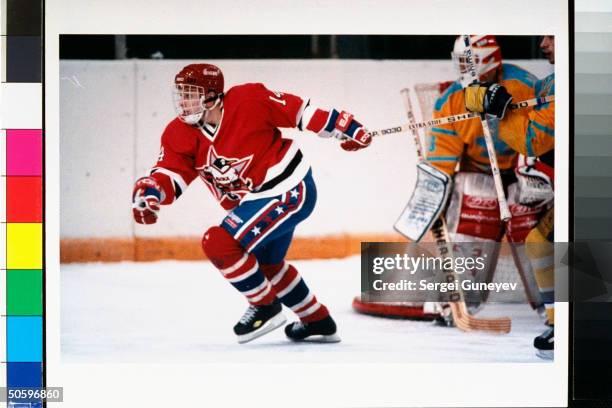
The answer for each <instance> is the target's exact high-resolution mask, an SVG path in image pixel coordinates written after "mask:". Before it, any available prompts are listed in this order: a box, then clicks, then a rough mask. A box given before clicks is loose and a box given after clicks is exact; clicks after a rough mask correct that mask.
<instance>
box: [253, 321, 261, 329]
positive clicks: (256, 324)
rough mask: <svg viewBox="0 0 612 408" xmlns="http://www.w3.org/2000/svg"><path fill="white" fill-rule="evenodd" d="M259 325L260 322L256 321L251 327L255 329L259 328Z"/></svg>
mask: <svg viewBox="0 0 612 408" xmlns="http://www.w3.org/2000/svg"><path fill="white" fill-rule="evenodd" d="M261 323H262V321H261V320H258V321H256V322H255V323H254V324H253V327H254V328H256V329H257V328H258V327H259V326H261Z"/></svg>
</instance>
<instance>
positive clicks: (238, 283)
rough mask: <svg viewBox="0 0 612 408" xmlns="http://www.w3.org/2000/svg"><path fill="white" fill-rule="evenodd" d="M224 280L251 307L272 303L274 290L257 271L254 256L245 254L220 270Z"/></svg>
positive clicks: (261, 273)
mask: <svg viewBox="0 0 612 408" xmlns="http://www.w3.org/2000/svg"><path fill="white" fill-rule="evenodd" d="M220 272H221V274H222V275H223V277H224V278H225V279H227V280H228V281H229V283H231V284H232V286H233V287H235V288H236V289H238V291H240V293H242V294H243V295H244V296H245V297H246V298H247V300H248V301H249V303H250V304H252V305H256V306H257V305H267V304H269V303H272V301H273V300H274V297H275V290H274V289H273V288H272V284H271V283H270V281H269V280H268V279H267V278H266V277H265V275H264V274H263V272H262V271H261V270H259V264H258V263H257V259H255V255H253V254H247V253H245V254H244V255H243V256H242V258H240V259H239V260H238V261H236V262H235V263H234V264H233V265H231V266H229V267H227V268H225V269H220Z"/></svg>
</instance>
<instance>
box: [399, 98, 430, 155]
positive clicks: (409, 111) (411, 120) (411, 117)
mask: <svg viewBox="0 0 612 408" xmlns="http://www.w3.org/2000/svg"><path fill="white" fill-rule="evenodd" d="M401 94H402V97H403V99H404V108H405V109H406V116H408V123H409V124H414V123H416V119H415V118H414V113H413V110H412V102H410V90H409V89H408V88H404V89H402V90H401ZM410 132H411V133H412V137H414V146H415V147H416V151H417V159H418V161H419V162H421V161H423V160H424V159H425V154H424V153H423V143H421V137H420V136H419V132H418V130H416V129H415V128H413V129H410Z"/></svg>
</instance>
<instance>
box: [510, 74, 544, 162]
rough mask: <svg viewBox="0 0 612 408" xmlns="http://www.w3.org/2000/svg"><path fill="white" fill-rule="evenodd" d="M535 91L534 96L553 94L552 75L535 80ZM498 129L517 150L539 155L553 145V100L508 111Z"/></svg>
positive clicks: (526, 153) (522, 152)
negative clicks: (531, 106) (532, 106)
mask: <svg viewBox="0 0 612 408" xmlns="http://www.w3.org/2000/svg"><path fill="white" fill-rule="evenodd" d="M535 93H536V96H537V97H544V96H549V95H554V94H555V74H550V75H549V76H547V77H546V78H544V79H542V80H539V81H537V82H536V84H535ZM515 101H517V99H516V98H515ZM499 130H500V135H501V138H502V140H503V141H504V142H505V143H507V144H508V145H509V146H510V147H512V148H513V149H514V150H516V151H517V152H519V153H521V154H523V155H525V156H542V155H543V154H545V153H547V152H549V151H551V150H552V149H554V147H555V101H552V102H548V103H545V104H543V105H540V106H536V107H534V108H528V109H517V110H515V111H509V112H508V113H507V115H506V117H505V118H504V120H502V121H501V122H500V124H499Z"/></svg>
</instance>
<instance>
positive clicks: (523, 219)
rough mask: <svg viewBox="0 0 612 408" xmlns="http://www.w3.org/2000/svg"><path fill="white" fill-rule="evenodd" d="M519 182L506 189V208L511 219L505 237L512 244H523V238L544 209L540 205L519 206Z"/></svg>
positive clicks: (536, 222) (535, 223) (536, 223)
mask: <svg viewBox="0 0 612 408" xmlns="http://www.w3.org/2000/svg"><path fill="white" fill-rule="evenodd" d="M519 189H520V182H519V183H513V184H511V185H510V186H509V187H508V207H509V208H510V213H511V214H512V218H511V219H510V221H508V225H507V231H506V236H507V237H508V241H510V242H513V243H523V242H525V237H526V236H527V234H529V231H531V230H532V229H533V228H534V227H535V226H536V225H538V221H539V220H540V218H541V217H542V214H543V212H544V210H545V207H544V206H542V205H539V206H533V205H525V204H521V203H520V201H519V199H520V197H519V194H518V190H519Z"/></svg>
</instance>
